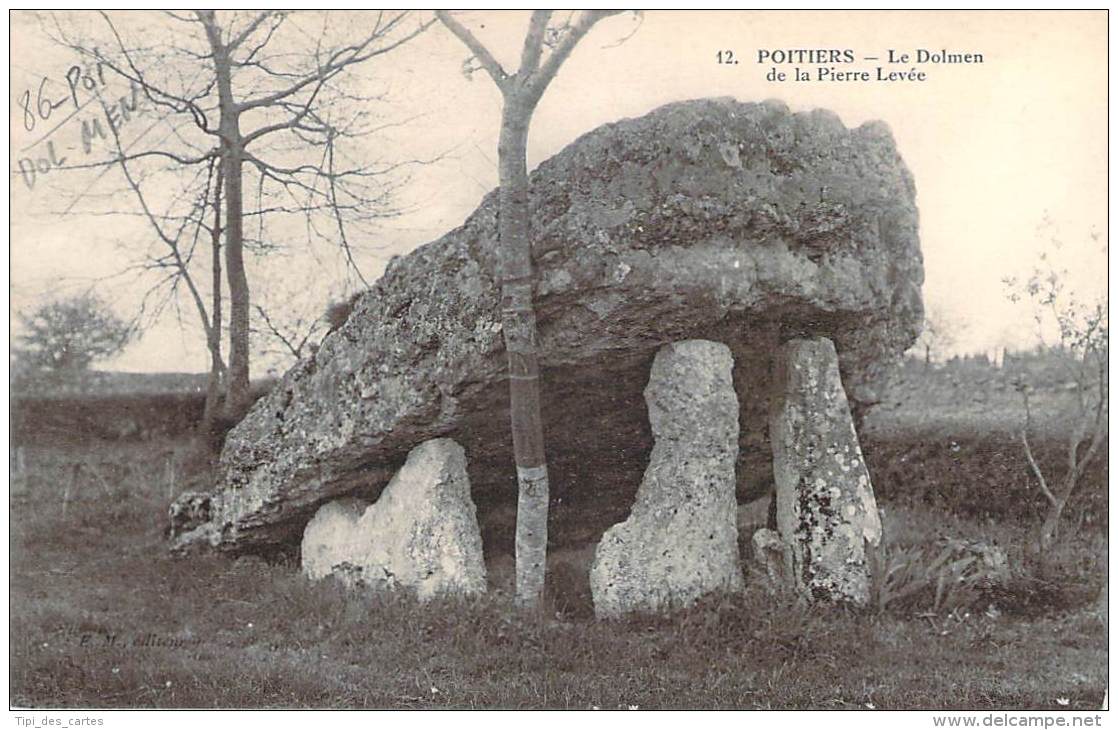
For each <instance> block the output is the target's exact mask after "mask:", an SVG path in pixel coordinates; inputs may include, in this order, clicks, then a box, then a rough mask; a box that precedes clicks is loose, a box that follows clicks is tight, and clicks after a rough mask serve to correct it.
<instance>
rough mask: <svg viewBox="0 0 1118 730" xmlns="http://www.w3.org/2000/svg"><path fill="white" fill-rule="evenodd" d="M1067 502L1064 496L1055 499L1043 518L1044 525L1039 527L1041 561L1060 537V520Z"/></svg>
mask: <svg viewBox="0 0 1118 730" xmlns="http://www.w3.org/2000/svg"><path fill="white" fill-rule="evenodd" d="M1067 503H1068V500H1067V497H1066V496H1063V497H1057V498H1056V502H1055V504H1049V506H1048V515H1047V516H1046V517H1045V518H1044V524H1042V525H1041V527H1040V550H1041V559H1042V560H1043V559H1044V558H1045V557H1046V556H1047V555H1048V553H1049V551H1050V550H1051V549H1052V546H1053V545H1055V544H1056V539H1057V538H1058V537H1059V536H1060V519H1061V518H1062V517H1063V514H1064V507H1065V506H1066V505H1067Z"/></svg>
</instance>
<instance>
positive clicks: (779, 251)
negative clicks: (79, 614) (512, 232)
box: [171, 99, 923, 615]
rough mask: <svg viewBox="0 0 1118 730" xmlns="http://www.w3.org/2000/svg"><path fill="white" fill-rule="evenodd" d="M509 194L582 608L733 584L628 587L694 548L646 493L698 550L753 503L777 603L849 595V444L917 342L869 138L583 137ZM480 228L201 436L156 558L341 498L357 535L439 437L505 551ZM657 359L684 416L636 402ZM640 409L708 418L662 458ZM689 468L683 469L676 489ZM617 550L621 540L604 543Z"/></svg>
mask: <svg viewBox="0 0 1118 730" xmlns="http://www.w3.org/2000/svg"><path fill="white" fill-rule="evenodd" d="M530 183H531V195H530V201H531V208H532V212H533V215H532V221H533V232H532V235H533V239H532V255H533V261H534V266H535V272H536V279H537V281H536V290H535V304H536V310H537V319H538V327H539V338H538V339H539V346H540V361H541V365H542V369H543V379H542V388H543V393H542V397H543V418H544V433H545V436H546V440H547V441H546V448H547V452H548V456H549V469H550V474H551V493H552V509H551V520H552V523H553V524H552V528H551V534H552V536H553V541H554V542H556V543H559V544H561V543H562V542H563V541H564V540H568V539H569V540H578V539H583V538H585V537H587V536H592V537H594V538H596V537H598V536H601V535H602V534H603V533H606V537H607V541H606V542H603V543H602V545H601V546H600V547H599V549H598V553H599V555H598V558H597V560H596V563H595V572H594V573H593V576H592V580H593V581H595V582H596V584H597V585H598V588H596V589H595V591H596V595H601V596H604V597H605V598H603V602H602V605H603V606H604V608H603V609H602V611H601V613H603V614H605V615H613V614H616V613H623V612H625V611H627V610H630V609H629V608H628V607H629V606H634V607H636V608H633V609H632V610H642V609H641V608H640V607H645V608H657V607H660V606H667V605H676V604H679V605H683V604H686V603H688V602H689V601H692V600H695V596H697V595H698V594H700V593H702V592H704V591H706V590H707V589H708V588H710V587H711V586H720V587H721V588H723V589H728V590H734V589H735V588H736V587H737V586H740V582H739V580H740V578H739V577H738V575H737V572H736V571H737V568H731V567H729V566H731V565H732V564H736V563H735V562H734V561H736V559H737V558H736V553H735V555H733V556H730V557H727V554H728V553H727V551H725V550H722V549H721V548H718V549H715V548H714V545H711V546H709V547H710V548H711V550H712V551H713V552H710V553H709V557H710V559H711V560H712V561H713V562H712V563H711V564H710V566H709V574H707V573H702V574H701V575H695V576H689V577H685V578H680V579H678V580H677V579H676V578H674V577H673V579H672V581H669V582H668V583H667V584H665V585H666V586H667V587H666V588H665V589H664V590H663V591H661V592H660V593H658V594H656V595H655V596H653V595H652V593H650V592H646V591H643V590H635V592H634V591H630V589H629V588H628V587H626V585H627V584H626V583H625V581H626V580H628V579H629V578H631V579H632V580H639V581H644V582H648V581H652V580H657V581H659V580H661V578H662V576H664V575H667V573H668V570H669V566H673V567H671V570H672V571H675V570H676V567H674V566H675V564H673V563H672V562H671V561H670V560H668V559H667V558H666V557H665V556H663V555H661V556H660V558H663V559H657V560H652V559H651V556H650V551H651V550H652V549H653V546H655V547H656V548H657V549H660V550H661V553H662V552H663V550H669V551H670V550H671V549H672V548H673V547H674V546H676V545H681V544H684V543H687V544H691V543H692V542H694V541H695V540H697V536H698V534H699V533H696V534H695V535H690V534H687V535H685V534H684V533H685V532H687V530H676V529H675V528H673V526H672V525H671V524H669V523H668V522H665V521H664V514H663V510H662V507H661V505H662V504H664V503H665V502H664V500H665V498H666V496H667V495H674V496H672V497H671V498H672V499H673V500H674V499H676V496H678V495H679V494H684V495H686V494H688V493H690V494H692V495H693V496H694V497H695V504H694V505H692V506H690V507H688V508H687V509H686V510H682V511H680V512H677V513H676V516H677V518H678V519H679V520H680V521H681V523H680V524H683V523H687V524H689V525H695V526H698V525H700V524H702V525H704V529H706V528H709V529H707V531H706V535H707V536H709V535H711V534H713V535H714V537H713V538H710V537H708V539H707V542H709V543H715V544H717V545H720V546H722V545H726V544H728V543H729V542H730V536H731V534H730V533H731V528H730V527H729V526H727V522H726V519H727V518H726V514H727V512H728V509H729V508H728V506H727V505H730V503H731V499H730V498H731V497H732V498H733V499H734V500H736V501H737V502H744V501H747V500H749V499H751V498H754V497H757V496H761V495H762V494H765V493H768V492H769V491H771V490H773V489H774V485H775V491H776V500H777V507H778V509H777V511H778V523H779V524H778V530H777V532H778V533H779V537H780V541H781V543H782V544H783V546H784V548H785V558H786V562H787V566H788V568H789V575H791V576H794V580H795V582H796V585H797V590H799V591H801V592H802V594H803V595H805V596H806V597H809V598H812V599H817V598H822V597H824V596H827V597H835V598H839V599H841V600H855V601H857V600H861V599H860V596H861V595H863V594H864V591H865V580H864V577H865V571H864V550H865V545H866V544H867V543H868V544H872V543H873V542H874V540H875V539H876V536H877V535H878V534H879V532H880V526H879V525H878V523H877V513H876V508H875V507H874V506H873V494H872V487H871V486H870V483H869V477H868V473H867V472H866V470H865V463H864V460H863V459H862V456H861V452H860V447H859V445H858V440H857V435H856V431H855V428H854V425H855V424H856V422H857V420H858V417H859V415H860V413H861V412H863V410H864V408H865V407H866V405H867V404H869V403H871V402H873V401H874V400H875V399H876V398H877V392H876V388H877V387H878V385H879V383H880V382H881V376H882V374H883V373H885V372H886V371H887V369H888V368H889V367H890V365H891V364H892V363H893V362H894V361H895V360H896V358H897V357H899V356H900V354H901V353H903V352H904V351H905V350H906V349H907V348H908V347H909V346H911V344H912V343H913V341H914V340H915V338H916V336H917V335H918V333H919V330H920V327H921V326H922V320H923V306H922V302H921V295H920V287H921V285H922V283H923V266H922V259H921V254H920V248H919V240H918V235H917V210H916V206H915V187H914V184H913V180H912V176H911V175H910V173H909V171H908V170H907V168H906V167H905V165H904V163H903V161H902V160H901V158H900V156H899V154H898V152H897V149H896V146H895V144H894V142H893V138H892V135H891V133H890V132H889V130H888V128H887V127H886V126H885V125H884V124H882V123H880V122H869V123H866V124H863V125H861V126H859V127H856V128H854V129H848V128H847V127H846V126H844V125H843V123H842V122H841V120H840V119H839V118H838V117H837V116H836V115H834V114H833V113H830V112H827V111H823V110H816V111H810V112H797V113H793V112H791V111H790V110H789V109H788V108H787V107H786V106H784V105H783V104H781V103H779V102H764V103H759V104H758V103H742V102H738V101H736V100H733V99H702V100H696V101H688V102H679V103H675V104H669V105H667V106H664V107H661V108H659V109H656V110H654V111H652V112H651V113H649V114H647V115H645V116H643V117H640V118H637V119H626V120H621V121H618V122H615V123H611V124H606V125H604V126H602V127H599V128H598V129H595V130H593V131H591V132H589V133H587V134H585V135H583V136H582V137H580V138H579V139H577V140H575V141H574V142H572V143H571V144H570V145H568V146H567V147H566V148H565V149H564V150H563V151H561V152H560V153H559V154H557V155H556V156H554V157H552V158H551V159H549V160H547V161H545V162H543V163H542V164H541V165H540V166H539V167H538V168H537V169H536V170H535V171H534V172H533V173H532V175H531V180H530ZM498 212H499V211H498V197H497V195H496V191H494V192H493V193H491V194H489V195H488V196H486V198H485V199H484V200H483V202H482V203H481V205H480V207H479V208H478V209H477V210H476V211H475V212H474V213H473V214H471V215H470V216H469V217H468V218H467V219H466V221H465V222H464V223H463V225H462V226H460V227H459V228H457V229H455V230H453V231H451V232H449V233H447V234H446V235H445V236H443V237H441V238H439V239H438V240H436V241H433V242H431V243H428V244H426V245H424V246H421V247H419V248H418V249H416V250H415V251H413V252H411V253H410V254H408V255H407V256H403V257H399V258H397V259H395V260H394V261H393V263H392V264H391V265H390V266H389V267H388V269H387V271H385V273H384V275H383V276H382V277H381V278H380V279H379V280H378V281H377V282H376V283H375V284H374V285H373V286H371V287H370V288H369V289H368V290H367V291H365V292H364V293H363V294H361V295H360V296H359V297H358V298H357V300H356V302H355V305H354V309H353V312H352V314H351V315H350V316H349V319H348V320H347V321H346V322H345V323H344V324H343V325H342V326H341V327H339V328H338V329H337V330H336V331H334V332H332V333H331V334H329V335H328V336H327V337H326V338H325V339H324V340H323V342H322V343H321V346H320V347H319V348H318V349H317V350H316V351H315V352H314V353H313V354H311V355H310V356H308V357H306V358H304V359H303V360H302V361H300V362H299V363H298V364H297V365H295V366H294V367H293V368H292V369H291V370H290V371H288V372H287V373H286V374H285V375H284V377H283V379H282V381H281V382H280V383H279V384H278V385H276V386H275V388H273V390H272V391H271V392H269V393H268V394H267V395H265V396H264V397H263V398H261V399H260V400H259V401H258V402H257V403H256V404H255V406H254V407H253V408H252V409H251V410H250V411H249V412H248V414H247V416H246V417H245V418H244V420H243V421H242V422H241V423H240V424H239V425H238V426H237V427H236V428H234V429H233V430H232V431H231V432H230V434H229V436H228V438H227V440H226V443H225V446H224V449H223V451H222V453H221V457H220V463H219V469H218V474H217V478H216V481H215V483H214V485H213V489H212V490H211V491H210V492H209V493H208V498H209V504H208V506H209V509H208V518H207V519H206V520H205V521H203V522H200V523H199V524H195V525H191V526H189V529H183V530H180V531H178V532H177V534H176V535H175V537H174V539H173V540H172V543H171V547H172V549H173V550H175V551H179V552H189V551H191V550H193V549H197V548H203V549H207V550H217V551H225V552H243V551H263V550H268V549H273V548H276V547H281V546H291V545H299V544H300V543H301V542H302V541H303V539H304V532H305V531H306V529H307V527H308V525H309V524H310V523H311V521H312V519H315V516H316V514H318V513H319V510H320V509H321V508H322V507H323V506H324V505H327V504H329V503H332V502H335V501H336V500H339V499H346V500H360V503H353V502H350V503H348V504H349V505H350V506H348V507H346V506H344V504H346V503H343V505H342V506H339V507H337V509H338V510H339V512H338V514H337V515H335V517H334V518H331V519H336V520H339V521H340V522H338V524H342V523H343V522H345V523H346V524H349V523H356V522H361V521H365V520H366V515H367V514H368V509H370V507H360V506H359V505H373V506H375V505H376V504H377V503H379V500H381V499H383V496H382V493H384V492H385V491H386V488H388V485H389V483H390V482H391V481H392V480H393V478H394V477H395V476H396V474H397V472H398V471H399V470H400V469H401V467H404V465H405V462H407V461H408V460H409V453H411V452H412V450H413V449H416V448H417V447H419V446H420V445H422V444H425V443H427V442H430V441H432V440H439V439H450V440H453V441H454V442H455V443H456V444H458V445H460V446H461V447H462V448H463V450H464V452H465V455H466V457H467V458H466V462H467V466H466V469H467V472H468V474H467V476H468V484H469V492H470V496H471V499H472V502H473V504H475V505H476V508H477V520H478V523H479V530H480V532H481V534H482V539H483V541H484V542H485V549H486V550H487V551H488V550H490V549H494V550H499V551H503V550H507V551H508V552H511V545H510V544H509V543H508V539H507V538H506V537H505V534H506V533H507V530H500V529H497V528H496V527H495V526H494V525H495V524H496V522H495V520H496V517H495V515H498V514H503V513H507V509H508V507H509V506H510V505H515V501H516V483H515V471H514V469H513V468H512V464H513V460H512V455H511V438H510V435H509V425H508V383H507V375H506V364H505V351H504V342H503V338H502V332H501V317H500V312H499V306H500V301H499V300H500V297H499V284H498V281H497V279H496V271H497V251H498V246H499V242H498V240H497V217H498ZM695 342H703V343H706V344H702V345H696V344H693V343H695ZM716 353H717V354H716ZM681 358H682V360H685V361H688V362H690V361H692V360H693V361H694V364H695V370H694V372H693V373H692V374H691V376H689V377H691V378H692V383H693V384H694V385H695V391H694V393H692V395H691V397H693V398H694V400H693V401H687V399H686V398H684V397H682V393H681V394H680V397H678V398H676V397H675V396H673V397H672V398H667V396H666V395H661V394H659V393H660V390H661V389H662V388H663V387H664V382H665V381H663V379H662V377H661V376H665V374H666V373H669V372H674V371H673V367H674V366H671V365H669V364H665V363H671V362H672V361H674V360H680V359H681ZM680 372H682V371H680ZM715 373H717V375H715ZM650 375H652V376H653V377H652V381H651V382H650ZM671 377H676V376H671ZM669 380H670V378H669ZM715 383H717V393H715V391H714V390H709V389H706V390H704V388H715V385H714V384H715ZM657 384H658V385H657ZM646 386H647V388H648V390H647V391H646ZM731 394H732V395H733V396H734V399H731V398H730V395H731ZM646 395H647V396H648V398H649V399H648V400H647V401H646V400H645V396H646ZM665 398H667V400H665ZM734 400H736V405H735V404H734ZM660 408H665V409H666V410H665V411H664V412H665V413H667V412H672V413H675V414H676V416H675V417H679V418H683V419H687V418H692V416H690V415H688V414H689V413H691V412H692V411H695V412H696V413H698V412H701V411H702V410H703V409H704V408H709V409H711V413H715V412H717V413H718V414H719V416H718V420H717V423H715V421H714V419H713V417H712V419H711V420H710V421H709V422H707V421H703V423H702V426H703V428H702V430H696V431H693V432H687V433H685V434H680V435H679V436H678V438H677V437H676V436H672V437H666V436H665V435H664V434H665V433H667V432H665V431H663V427H664V425H663V424H664V422H663V421H658V420H657V419H658V418H659V416H658V415H656V414H657V413H660V411H658V410H657V409H660ZM730 410H735V411H736V415H737V422H736V424H734V423H733V421H734V419H733V418H732V417H729V416H727V415H726V414H728V413H729V411H730ZM699 420H703V419H699ZM658 423H659V424H660V425H658ZM733 426H736V428H734V427H733ZM715 436H717V438H716V439H715ZM688 439H692V441H688ZM712 440H714V441H717V443H718V446H717V448H714V447H713V446H711V443H713V441H712ZM669 442H671V443H669ZM735 447H736V448H735ZM688 449H694V450H695V451H694V453H695V454H696V456H695V458H696V462H695V464H694V465H690V464H689V465H688V466H687V468H682V466H681V462H679V459H680V457H679V456H678V454H684V453H689V452H688ZM700 452H701V454H700ZM676 462H679V464H678V465H680V469H679V470H678V471H677V472H675V473H672V474H669V472H670V471H671V469H672V468H675V467H672V466H670V465H672V464H676ZM692 466H693V468H692ZM700 472H702V473H700ZM463 483H465V481H463ZM728 485H732V490H731V489H730V486H728ZM688 490H691V491H690V492H688ZM395 491H398V490H396V489H393V493H394V492H395ZM731 492H732V494H731ZM394 498H395V497H394ZM355 504H358V506H354V505H355ZM361 510H364V511H361ZM658 510H659V516H657V514H658V512H657V511H658ZM358 512H360V516H355V515H357V514H358ZM347 515H348V516H347ZM324 519H325V518H324ZM372 519H373V518H371V517H370V518H368V520H367V521H372ZM346 521H348V522H346ZM615 525H616V526H617V527H616V528H614V527H613V526H615ZM339 529H340V528H339ZM347 529H348V528H347ZM607 530H608V532H607ZM633 535H639V536H640V541H641V542H642V544H641V545H640V546H628V547H625V548H622V547H621V543H620V542H619V539H620V540H624V539H625V538H626V536H633ZM745 537H746V538H747V539H748V538H749V537H750V536H745ZM735 539H736V535H735ZM695 549H696V550H698V547H697V543H696V547H695ZM703 549H706V546H704V548H703ZM704 554H707V553H704ZM693 557H694V556H693V555H692V556H691V557H690V558H688V560H691V559H693ZM634 560H635V561H637V562H639V563H640V565H639V566H636V563H634V562H632V561H634ZM626 561H630V562H628V563H627V562H626ZM342 562H346V561H342ZM351 562H352V561H351ZM353 564H354V565H356V564H357V563H353ZM371 564H372V563H371V562H366V563H364V564H362V565H363V566H366V567H367V566H368V565H371ZM378 564H379V563H378ZM623 564H625V565H629V566H630V567H629V568H624V569H622V567H621V566H622V565H623ZM680 565H682V564H680ZM692 567H694V566H692ZM692 567H687V568H680V569H681V570H685V571H691V570H692ZM364 569H365V568H364V567H362V571H364ZM390 570H391V568H390ZM641 571H644V572H643V573H642V572H641ZM605 576H612V577H611V578H609V579H607V578H606V577H605ZM626 576H627V577H626ZM641 576H643V577H641ZM362 580H366V581H367V580H369V577H368V576H364V577H363V578H362ZM471 580H473V579H471ZM610 580H612V581H613V586H609V585H608V584H609V583H610ZM603 581H604V582H603ZM689 581H690V582H689ZM467 582H469V581H467ZM592 584H593V583H592ZM471 585H473V583H471ZM436 592H437V591H436ZM622 595H631V596H633V598H632V599H631V600H630V599H628V598H621V596H622Z"/></svg>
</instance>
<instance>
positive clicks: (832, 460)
mask: <svg viewBox="0 0 1118 730" xmlns="http://www.w3.org/2000/svg"><path fill="white" fill-rule="evenodd" d="M769 433H770V434H771V437H772V446H773V473H774V475H775V477H776V505H777V506H776V520H777V525H778V527H779V531H780V537H781V540H782V541H783V543H784V544H785V546H786V554H787V555H788V556H789V557H788V560H789V561H790V565H789V569H790V570H789V575H790V576H791V580H792V581H793V582H794V585H795V586H796V587H797V588H798V589H799V591H800V592H801V593H803V594H804V595H805V596H806V597H808V598H809V599H812V600H837V601H852V602H854V603H865V602H866V600H867V599H868V597H869V587H870V586H869V568H868V565H867V562H866V546H867V544H870V545H873V546H876V545H877V544H878V543H879V542H880V540H881V519H880V516H879V515H878V513H877V504H876V502H875V501H874V497H873V487H872V486H871V484H870V475H869V472H868V471H867V470H866V463H865V460H864V459H863V458H862V450H861V448H860V447H859V445H858V435H857V433H856V432H855V430H854V423H853V420H852V419H851V416H850V407H849V405H848V404H847V400H846V394H845V392H844V391H843V387H842V379H841V377H840V375H839V368H838V357H837V356H836V354H835V347H834V345H833V344H832V343H831V341H830V340H828V339H826V338H823V337H817V338H812V339H796V340H792V341H790V342H788V343H787V344H785V345H784V346H783V347H782V348H781V350H780V354H779V357H778V371H777V395H776V398H775V399H774V408H773V413H772V419H771V421H770V423H769Z"/></svg>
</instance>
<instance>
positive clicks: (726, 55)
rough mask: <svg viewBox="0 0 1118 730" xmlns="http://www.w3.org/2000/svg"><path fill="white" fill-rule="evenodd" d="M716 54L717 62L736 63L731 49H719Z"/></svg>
mask: <svg viewBox="0 0 1118 730" xmlns="http://www.w3.org/2000/svg"><path fill="white" fill-rule="evenodd" d="M717 56H718V62H719V63H722V64H736V63H737V61H735V60H734V52H733V51H719V52H718V53H717Z"/></svg>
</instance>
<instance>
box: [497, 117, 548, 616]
mask: <svg viewBox="0 0 1118 730" xmlns="http://www.w3.org/2000/svg"><path fill="white" fill-rule="evenodd" d="M531 112H532V110H531V109H530V108H523V107H521V106H520V105H518V104H516V103H513V102H512V100H509V101H508V103H507V104H506V107H505V112H504V118H503V119H502V123H501V138H500V146H499V148H498V156H499V160H500V184H501V191H500V202H501V207H500V222H499V236H500V246H499V251H500V253H499V257H500V259H499V261H500V277H501V317H502V325H503V328H504V338H505V349H506V350H507V352H508V361H509V402H510V420H511V425H512V446H513V454H514V457H515V459H516V478H517V485H518V487H519V499H518V502H517V516H516V598H517V601H518V602H519V603H520V604H521V605H523V606H526V607H534V606H537V605H538V604H539V601H540V597H541V595H542V594H543V587H544V574H545V572H546V561H547V511H548V478H547V460H546V458H545V456H544V448H543V419H542V416H541V412H540V371H539V353H538V344H537V339H536V313H535V309H534V307H533V305H532V289H533V276H532V239H531V219H530V210H529V204H528V170H527V137H528V120H529V119H530V118H531Z"/></svg>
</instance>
